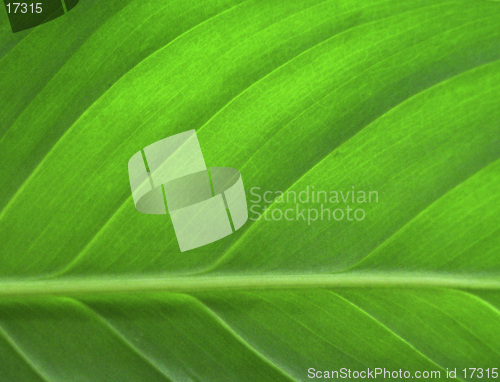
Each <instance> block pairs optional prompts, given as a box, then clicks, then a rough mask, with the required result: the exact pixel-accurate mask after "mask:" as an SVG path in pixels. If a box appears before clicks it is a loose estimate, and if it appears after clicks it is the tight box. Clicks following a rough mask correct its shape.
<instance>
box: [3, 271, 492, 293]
mask: <svg viewBox="0 0 500 382" xmlns="http://www.w3.org/2000/svg"><path fill="white" fill-rule="evenodd" d="M324 288H401V289H402V288H422V289H435V288H447V289H469V290H497V291H500V278H499V277H495V276H488V277H486V276H479V275H477V276H475V275H474V276H469V275H458V274H457V275H441V274H437V273H422V274H418V273H404V272H394V273H392V274H387V273H383V272H372V273H351V274H345V273H344V274H342V273H339V274H308V275H268V276H256V275H255V276H249V275H241V276H197V277H196V276H184V277H183V276H175V277H163V278H159V277H158V278H153V277H149V278H138V277H132V276H126V277H117V276H115V277H101V278H84V277H81V278H64V279H59V280H53V279H52V280H24V281H23V280H12V281H2V282H0V298H8V297H31V296H57V295H59V296H83V295H102V294H108V293H110V294H112V293H146V292H173V293H190V292H208V291H233V290H261V289H266V290H270V289H273V290H279V289H288V290H290V289H324Z"/></svg>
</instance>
